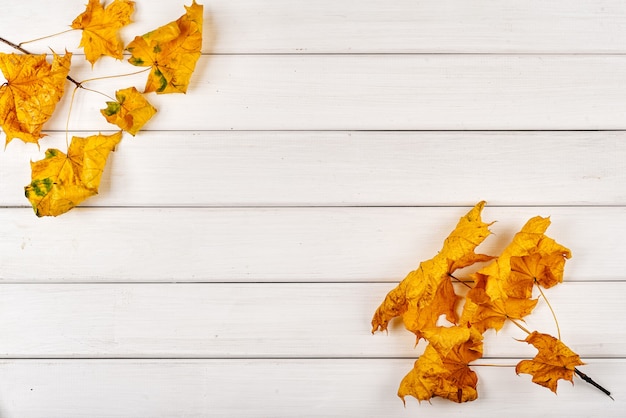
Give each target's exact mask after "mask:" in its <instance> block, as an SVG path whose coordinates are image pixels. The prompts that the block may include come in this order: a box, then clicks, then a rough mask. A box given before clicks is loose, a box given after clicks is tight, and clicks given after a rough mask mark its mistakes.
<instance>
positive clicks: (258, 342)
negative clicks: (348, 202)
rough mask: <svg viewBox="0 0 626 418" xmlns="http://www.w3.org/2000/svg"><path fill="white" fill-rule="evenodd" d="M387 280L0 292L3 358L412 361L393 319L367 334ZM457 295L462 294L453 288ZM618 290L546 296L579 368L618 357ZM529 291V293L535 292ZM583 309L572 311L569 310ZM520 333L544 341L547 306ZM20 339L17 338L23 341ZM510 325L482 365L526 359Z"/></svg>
mask: <svg viewBox="0 0 626 418" xmlns="http://www.w3.org/2000/svg"><path fill="white" fill-rule="evenodd" d="M394 287H395V284H391V283H326V284H324V283H271V284H270V283H263V284H261V283H239V284H231V283H216V284H100V285H93V284H88V283H86V284H54V285H44V284H41V285H0V291H1V292H0V334H2V335H3V336H4V337H3V338H2V340H0V357H5V358H7V357H8V358H41V357H44V358H48V357H60V358H85V357H86V358H100V357H104V358H110V357H121V358H127V357H131V358H150V357H156V358H185V357H192V358H195V357H210V358H233V357H234V358H320V357H324V358H371V357H382V358H388V357H394V358H396V357H406V358H417V356H418V355H419V354H420V353H421V352H422V350H423V348H424V346H423V344H421V345H420V346H419V347H418V348H417V349H416V348H415V347H414V345H415V336H414V335H413V334H412V333H410V332H408V331H406V330H405V329H404V327H403V326H402V324H401V322H400V321H396V322H395V323H393V324H392V326H391V327H390V330H389V333H388V334H386V333H377V334H375V335H373V336H372V335H371V325H370V320H371V318H372V316H373V314H374V312H375V310H376V308H377V307H378V306H379V304H380V303H381V302H382V301H383V299H384V297H385V295H386V294H387V292H389V291H390V290H391V289H393V288H394ZM458 291H459V292H460V293H461V294H462V289H459V290H458ZM625 292H626V283H624V282H617V283H603V284H602V285H601V286H598V285H597V284H596V283H591V282H585V283H565V284H562V285H561V286H560V287H557V288H554V289H550V290H549V291H546V294H547V297H548V298H549V300H550V303H551V304H552V307H553V308H554V309H555V310H556V312H557V315H558V318H559V324H560V327H561V332H562V339H563V341H564V342H565V343H566V344H567V345H568V346H569V347H570V348H571V349H572V350H574V351H575V352H577V353H578V354H579V355H580V356H581V357H583V359H585V358H587V357H589V358H597V357H620V356H622V355H623V353H624V352H626V330H624V329H623V328H620V327H616V326H615V324H614V323H613V322H612V321H608V320H606V319H607V318H613V317H616V316H617V315H619V313H620V312H621V311H622V310H623V308H622V305H623V300H622V299H623V295H624V293H625ZM536 293H537V294H538V292H536ZM581 307H584V310H582V309H581ZM526 320H527V324H526V326H527V327H528V328H529V329H531V330H538V331H540V332H545V333H549V334H553V335H556V327H555V323H554V320H553V318H552V315H551V314H550V310H549V308H548V306H547V304H546V303H545V302H544V301H540V302H539V303H538V307H537V308H536V309H535V311H534V312H533V314H532V315H531V316H529V317H527V318H526ZM24 330H28V332H26V333H25V332H24ZM525 337H526V335H525V334H524V333H523V332H521V331H520V330H519V329H518V328H516V327H514V326H513V325H512V324H507V325H506V326H505V327H504V329H503V330H502V331H500V332H499V333H498V334H496V333H494V332H488V333H486V338H485V348H484V355H485V357H487V358H501V357H530V358H532V357H533V356H534V355H535V353H536V352H535V350H534V349H533V348H532V347H531V346H529V345H528V344H525V343H522V342H517V341H515V340H514V338H517V339H524V338H525Z"/></svg>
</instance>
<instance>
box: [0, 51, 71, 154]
mask: <svg viewBox="0 0 626 418" xmlns="http://www.w3.org/2000/svg"><path fill="white" fill-rule="evenodd" d="M71 59H72V54H71V53H69V52H68V53H66V54H65V55H63V56H59V55H57V54H53V59H52V64H50V63H48V61H47V60H46V55H45V54H42V55H17V54H3V53H0V69H1V70H2V73H3V74H4V76H5V78H6V80H7V81H6V82H5V83H4V84H3V85H2V86H0V126H2V129H3V130H4V133H5V134H6V136H7V138H6V144H8V143H9V142H11V140H12V139H13V138H19V139H21V140H22V141H24V142H32V143H35V144H37V143H38V142H39V139H40V138H42V137H43V136H44V134H42V133H41V130H42V127H43V125H44V123H46V122H47V121H48V120H49V119H50V117H51V116H52V113H53V112H54V108H55V107H56V105H57V103H58V102H59V100H60V99H61V97H62V96H63V92H64V90H65V82H66V77H67V75H68V73H69V71H70V63H71Z"/></svg>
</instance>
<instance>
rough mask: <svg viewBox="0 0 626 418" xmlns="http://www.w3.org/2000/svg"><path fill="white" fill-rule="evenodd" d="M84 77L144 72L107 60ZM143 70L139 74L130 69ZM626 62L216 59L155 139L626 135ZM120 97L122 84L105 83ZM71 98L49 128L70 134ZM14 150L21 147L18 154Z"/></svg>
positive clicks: (139, 80)
mask: <svg viewBox="0 0 626 418" xmlns="http://www.w3.org/2000/svg"><path fill="white" fill-rule="evenodd" d="M76 61H77V65H76V66H75V68H73V69H72V71H71V74H73V77H74V78H76V79H77V80H84V79H86V78H90V77H94V76H98V75H112V74H120V73H122V74H123V73H126V72H130V71H133V70H136V67H132V66H130V65H128V64H127V65H123V64H119V65H121V68H120V67H118V65H116V63H114V62H111V61H106V62H103V63H102V65H99V66H97V67H96V71H95V73H92V72H91V66H90V65H89V64H88V63H83V62H79V60H76ZM129 67H131V68H129ZM624 74H626V56H624V55H599V56H598V55H419V54H418V55H412V54H403V55H398V54H390V55H370V54H366V55H344V54H331V55H216V56H207V55H204V56H202V57H201V58H200V60H199V61H198V64H197V67H196V72H195V74H194V77H193V78H192V80H191V84H190V87H189V90H188V92H187V94H184V95H183V94H171V95H159V96H156V95H150V96H149V100H150V102H152V104H153V105H154V106H155V107H157V108H158V109H160V112H159V113H157V115H156V116H155V117H154V118H153V119H151V120H150V121H149V122H148V124H146V125H145V131H144V132H141V133H140V135H141V134H143V135H147V131H151V130H152V131H153V130H165V131H189V130H590V129H591V130H597V129H604V130H607V129H624V128H626V122H625V121H624V117H623V113H624V106H623V97H624V96H626V82H625V81H626V76H624ZM87 85H88V87H89V88H91V89H95V90H98V91H104V92H109V93H111V94H112V93H113V90H114V89H119V88H124V87H128V86H129V85H135V86H137V87H138V88H140V89H143V86H144V85H145V75H143V74H139V75H135V76H129V77H126V78H124V79H123V80H119V83H112V82H111V80H109V79H107V80H99V81H93V82H90V83H88V84H87ZM105 101H106V98H103V97H101V96H100V95H97V94H94V93H91V92H84V91H81V92H79V94H77V95H76V98H75V100H74V107H73V110H72V112H71V118H70V121H69V128H70V129H71V130H110V129H112V125H110V124H108V123H106V121H105V119H104V118H103V117H102V115H101V114H100V109H102V108H104V107H106V106H105ZM68 112H69V97H65V99H64V101H63V103H62V104H60V105H59V106H58V107H57V111H56V113H55V116H54V117H53V118H52V119H51V120H50V122H49V123H48V124H47V125H46V128H47V129H49V130H58V131H62V132H64V131H65V127H66V121H67V115H68ZM9 149H10V147H9Z"/></svg>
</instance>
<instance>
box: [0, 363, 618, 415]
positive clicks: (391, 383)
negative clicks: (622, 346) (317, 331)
mask: <svg viewBox="0 0 626 418" xmlns="http://www.w3.org/2000/svg"><path fill="white" fill-rule="evenodd" d="M516 362H517V360H516V359H511V360H510V361H506V362H503V363H505V364H515V363H516ZM412 363H413V361H412V360H398V359H311V360H115V361H112V360H95V361H94V360H74V361H63V360H28V361H20V360H18V361H16V360H10V361H2V362H0V393H2V399H3V400H5V399H6V400H5V401H4V402H3V405H2V416H3V417H5V418H31V417H41V416H45V417H48V418H74V417H75V418H79V417H80V418H82V417H85V416H93V415H98V416H103V417H104V416H106V417H111V418H113V417H119V418H122V417H124V418H133V417H137V418H139V417H145V416H151V417H163V418H169V417H172V416H176V417H207V416H237V417H258V416H272V417H292V416H293V415H294V414H296V415H298V416H307V417H324V418H326V417H342V418H343V417H346V416H354V417H357V416H358V417H381V416H385V417H407V416H415V415H418V416H423V415H424V414H427V415H428V416H429V417H434V418H438V417H466V416H468V414H471V415H472V416H481V417H488V418H491V417H492V418H500V417H502V414H507V415H511V416H536V415H540V416H546V417H552V416H554V417H556V416H568V417H574V418H583V417H589V416H596V414H597V413H598V411H601V412H602V416H603V417H615V418H618V417H622V416H623V411H624V408H625V406H626V405H625V403H624V399H623V398H622V397H620V396H619V395H618V394H619V393H622V392H623V390H624V379H623V378H622V376H623V375H624V373H626V362H625V361H624V360H619V359H616V360H593V361H591V362H589V364H588V365H587V366H583V367H582V368H581V369H582V370H584V371H585V373H587V374H589V375H591V376H594V377H597V378H598V380H600V381H601V382H602V383H603V384H604V385H605V386H607V387H609V388H611V389H613V391H614V393H615V394H616V396H615V398H616V400H615V402H613V401H611V400H610V399H609V398H607V397H606V396H605V395H603V394H602V393H600V392H599V391H597V390H596V389H594V388H592V387H591V386H589V385H587V384H585V383H584V382H582V381H581V380H580V379H578V378H576V379H575V384H574V386H572V385H570V384H569V383H568V382H562V383H560V384H559V395H558V396H554V394H553V393H551V392H550V391H549V390H547V389H545V388H542V387H540V386H537V385H535V384H533V383H531V382H530V378H529V376H527V375H520V376H516V375H515V372H514V370H513V369H512V368H511V367H505V368H494V367H476V368H475V369H476V373H477V374H478V376H479V383H478V391H479V399H478V400H477V401H474V402H471V403H468V404H461V405H459V404H454V403H452V402H448V401H442V400H441V399H434V400H433V401H432V404H429V403H428V402H423V403H422V404H419V405H418V403H417V402H416V401H415V400H414V399H413V398H407V405H406V407H404V406H403V405H402V401H401V400H400V399H399V398H398V397H397V396H396V391H397V387H398V382H399V381H400V380H401V379H402V377H403V376H404V375H405V374H406V373H407V372H408V370H409V369H410V368H411V367H412ZM581 399H582V400H584V401H581ZM9 400H10V401H9ZM494 405H498V406H499V407H497V408H496V407H494ZM548 405H549V409H548V410H546V407H547V406H548Z"/></svg>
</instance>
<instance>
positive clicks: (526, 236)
mask: <svg viewBox="0 0 626 418" xmlns="http://www.w3.org/2000/svg"><path fill="white" fill-rule="evenodd" d="M548 226H550V219H549V218H543V217H541V216H535V217H534V218H531V219H530V220H528V222H526V224H525V225H524V226H523V227H522V229H521V230H520V231H519V232H518V233H517V234H515V236H514V237H513V240H512V241H511V243H510V244H509V245H508V246H507V247H506V248H505V249H504V251H502V253H501V254H500V256H499V257H498V258H497V259H496V260H494V261H493V262H492V263H490V264H489V265H487V266H486V267H484V268H483V269H481V270H479V272H478V274H481V275H483V276H486V277H487V282H486V288H485V290H486V292H487V294H488V295H489V296H490V297H491V298H492V299H493V300H495V299H498V298H501V297H503V295H506V296H512V297H522V295H525V296H524V297H530V295H529V294H528V283H524V282H523V281H521V282H520V281H519V279H520V277H519V275H517V274H513V277H512V278H511V271H512V268H511V258H512V257H525V256H531V255H533V254H538V255H539V256H540V258H541V260H540V263H541V264H544V265H546V267H547V268H548V269H549V270H550V274H551V275H552V276H553V279H551V280H550V283H552V281H556V282H557V283H558V282H561V281H562V280H563V267H564V264H565V259H567V258H570V257H571V252H570V250H569V249H568V248H566V247H564V246H562V245H561V244H558V243H557V242H556V241H554V240H553V239H552V238H550V237H548V236H546V235H545V232H546V230H547V229H548ZM559 259H560V261H559ZM516 267H519V263H517V260H516ZM548 282H549V281H548V280H547V278H546V280H543V279H542V283H543V284H548ZM554 284H556V283H554Z"/></svg>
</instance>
